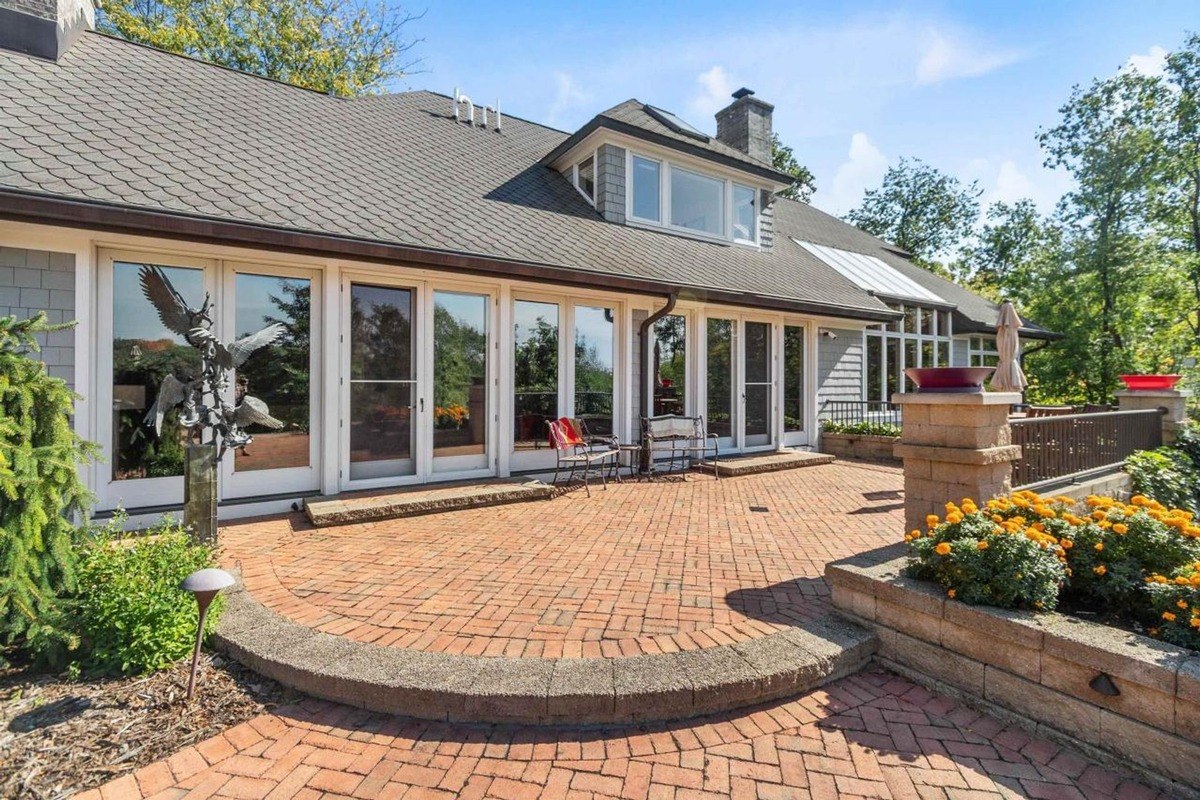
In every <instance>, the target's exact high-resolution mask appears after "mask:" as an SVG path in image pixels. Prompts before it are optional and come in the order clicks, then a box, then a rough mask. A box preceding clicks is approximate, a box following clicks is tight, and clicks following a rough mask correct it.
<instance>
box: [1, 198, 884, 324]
mask: <svg viewBox="0 0 1200 800" xmlns="http://www.w3.org/2000/svg"><path fill="white" fill-rule="evenodd" d="M0 219H6V220H12V221H15V222H29V223H35V224H41V225H60V226H63V227H68V228H82V229H85V230H102V231H108V232H113V233H124V234H135V235H140V236H153V237H157V238H166V239H181V240H186V241H191V242H204V243H207V244H223V245H234V246H241V247H255V248H260V249H270V250H274V251H277V252H287V253H297V254H300V255H310V256H319V257H325V258H328V257H342V258H354V259H356V260H361V261H369V262H373V263H378V264H387V265H393V266H395V265H404V266H416V267H425V268H434V269H442V270H446V271H450V272H459V273H466V274H472V275H486V276H489V277H495V278H516V279H518V280H520V279H526V280H532V281H538V282H542V283H553V284H556V285H559V286H572V287H584V288H593V289H607V290H609V291H614V290H615V291H625V292H630V293H633V294H644V295H658V296H669V295H672V294H678V293H680V292H686V293H687V294H688V297H689V298H694V299H695V300H697V301H700V302H708V303H720V304H725V305H732V306H742V307H749V308H758V309H767V310H771V311H790V312H793V313H799V314H813V315H817V316H827V317H841V318H845V319H855V320H864V321H867V322H888V321H891V320H893V319H899V317H900V316H901V315H900V314H898V313H897V312H895V311H892V310H891V309H887V308H864V307H860V306H840V305H836V304H832V303H816V302H812V301H807V300H793V299H790V298H787V297H781V296H773V295H761V294H751V293H749V292H738V291H734V290H730V289H713V288H706V287H703V286H692V285H687V284H679V283H671V282H668V281H661V280H654V279H651V278H637V277H633V276H628V275H618V274H613V273H601V272H593V271H588V270H582V269H576V268H571V267H563V266H559V265H555V264H545V263H536V262H529V261H520V260H518V259H511V258H499V257H495V256H487V255H482V254H478V253H467V252H457V251H451V250H438V249H435V248H431V247H421V246H418V245H402V244H389V243H386V242H380V241H377V240H372V239H363V238H357V237H352V236H340V235H337V234H329V233H313V232H307V231H298V230H295V229H291V228H283V227H272V226H269V225H258V224H253V223H246V222H235V221H231V220H224V219H219V218H213V217H203V216H200V215H193V214H183V213H177V212H164V211H156V210H151V209H144V208H133V207H129V206H121V205H116V204H112V203H103V202H98V201H83V200H74V199H68V198H64V197H55V196H51V195H45V194H35V193H29V192H22V191H18V190H15V189H0Z"/></svg>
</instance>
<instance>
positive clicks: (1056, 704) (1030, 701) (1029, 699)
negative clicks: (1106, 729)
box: [983, 666, 1101, 744]
mask: <svg viewBox="0 0 1200 800" xmlns="http://www.w3.org/2000/svg"><path fill="white" fill-rule="evenodd" d="M984 676H985V677H984V687H983V697H984V699H985V700H988V701H989V702H992V703H995V704H996V705H998V706H1001V707H1003V708H1007V709H1008V710H1010V711H1014V712H1016V713H1017V714H1020V715H1021V716H1023V717H1026V718H1027V719H1030V720H1034V721H1035V722H1039V723H1045V724H1046V725H1048V726H1049V727H1052V728H1054V729H1056V730H1059V731H1062V732H1063V733H1066V734H1068V735H1070V736H1074V737H1075V738H1076V739H1079V740H1080V741H1082V742H1086V743H1088V744H1099V743H1100V741H1101V739H1100V709H1099V708H1098V707H1096V706H1094V705H1092V704H1090V703H1085V702H1083V701H1082V700H1078V699H1076V698H1074V697H1069V696H1067V695H1064V694H1061V693H1059V692H1056V691H1054V690H1053V689H1050V688H1048V687H1046V686H1041V685H1039V684H1037V683H1034V682H1033V681H1028V680H1026V679H1024V678H1021V677H1018V676H1016V675H1013V674H1012V673H1010V672H1007V671H1006V670H1003V669H1000V668H997V667H992V666H989V667H987V669H986V670H985V673H984Z"/></svg>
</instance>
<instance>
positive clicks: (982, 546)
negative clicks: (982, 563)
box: [975, 540, 988, 550]
mask: <svg viewBox="0 0 1200 800" xmlns="http://www.w3.org/2000/svg"><path fill="white" fill-rule="evenodd" d="M975 548H976V549H977V550H987V549H988V543H987V541H986V540H980V541H979V542H978V543H977V544H976V545H975Z"/></svg>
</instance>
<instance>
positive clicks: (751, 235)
mask: <svg viewBox="0 0 1200 800" xmlns="http://www.w3.org/2000/svg"><path fill="white" fill-rule="evenodd" d="M757 195H758V192H756V191H755V190H754V189H752V188H750V187H749V186H738V185H737V184H734V186H733V238H734V239H737V240H738V241H742V242H757V241H758V203H757V202H756V200H757Z"/></svg>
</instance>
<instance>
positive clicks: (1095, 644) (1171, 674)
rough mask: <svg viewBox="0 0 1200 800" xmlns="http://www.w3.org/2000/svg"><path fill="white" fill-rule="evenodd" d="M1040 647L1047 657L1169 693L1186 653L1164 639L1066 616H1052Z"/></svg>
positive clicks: (1173, 690) (1173, 691)
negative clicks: (1158, 639) (1156, 638)
mask: <svg viewBox="0 0 1200 800" xmlns="http://www.w3.org/2000/svg"><path fill="white" fill-rule="evenodd" d="M1043 649H1044V650H1045V653H1046V655H1048V656H1053V657H1054V658H1058V659H1061V660H1063V661H1073V662H1075V663H1076V664H1079V665H1081V666H1085V667H1090V668H1092V669H1093V670H1095V671H1097V672H1106V673H1108V674H1109V675H1111V676H1113V677H1114V678H1123V679H1125V680H1126V681H1130V682H1133V683H1138V684H1141V685H1142V686H1145V687H1147V688H1150V689H1154V690H1155V691H1158V692H1161V693H1163V694H1168V695H1172V696H1173V695H1174V694H1175V687H1176V676H1177V674H1178V672H1179V668H1180V667H1181V666H1182V665H1183V662H1184V661H1185V660H1186V659H1187V656H1188V653H1187V652H1186V651H1184V650H1183V649H1182V648H1179V647H1175V646H1174V645H1170V644H1167V643H1166V642H1158V641H1155V640H1153V639H1150V638H1147V637H1145V636H1139V635H1137V634H1135V633H1130V632H1128V631H1123V630H1121V629H1119V628H1113V627H1111V626H1108V625H1101V624H1099V623H1095V622H1088V621H1086V620H1080V619H1076V618H1074V617H1066V616H1055V617H1053V618H1051V621H1050V623H1049V624H1048V625H1047V628H1046V639H1045V643H1044V645H1043ZM1090 679H1091V678H1090V677H1089V680H1090Z"/></svg>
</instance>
